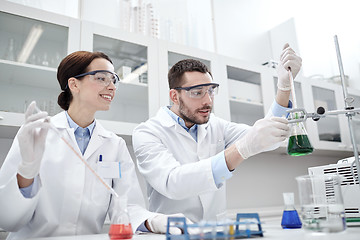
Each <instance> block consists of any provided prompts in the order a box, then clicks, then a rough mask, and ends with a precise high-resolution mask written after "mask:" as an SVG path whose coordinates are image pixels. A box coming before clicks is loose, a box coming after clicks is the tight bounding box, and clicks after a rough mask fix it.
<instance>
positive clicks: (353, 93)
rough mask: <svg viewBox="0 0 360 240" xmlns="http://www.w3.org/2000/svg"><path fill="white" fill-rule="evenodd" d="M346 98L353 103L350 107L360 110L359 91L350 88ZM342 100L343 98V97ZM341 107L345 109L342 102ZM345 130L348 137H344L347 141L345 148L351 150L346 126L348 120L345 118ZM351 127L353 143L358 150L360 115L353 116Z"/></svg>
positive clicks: (359, 144) (359, 142)
mask: <svg viewBox="0 0 360 240" xmlns="http://www.w3.org/2000/svg"><path fill="white" fill-rule="evenodd" d="M347 90H348V97H350V98H353V99H354V101H353V102H352V103H351V106H352V107H354V108H360V90H358V89H352V88H348V89H347ZM343 98H344V97H343ZM341 107H342V108H343V109H344V108H345V102H344V101H343V104H342V105H341ZM345 121H346V123H345V125H346V128H347V129H348V134H347V135H348V136H347V137H346V139H348V141H347V146H348V147H349V148H351V149H352V143H351V137H350V136H351V135H350V130H349V126H348V119H347V117H346V120H345ZM352 126H353V131H354V134H355V141H356V143H357V146H358V149H359V148H360V115H359V114H356V115H355V116H353V117H352Z"/></svg>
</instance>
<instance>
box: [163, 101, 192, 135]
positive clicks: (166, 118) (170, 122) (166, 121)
mask: <svg viewBox="0 0 360 240" xmlns="http://www.w3.org/2000/svg"><path fill="white" fill-rule="evenodd" d="M157 118H158V119H159V121H160V123H161V125H163V126H164V127H168V128H174V129H175V131H176V132H177V133H179V134H182V135H184V136H186V137H189V138H191V139H193V138H192V137H191V135H190V134H189V133H188V132H187V131H186V130H185V129H184V128H183V127H182V126H180V124H178V123H177V122H175V120H174V119H173V118H172V117H171V116H170V115H169V114H168V113H167V112H166V111H165V110H164V109H163V108H160V110H159V111H158V113H157Z"/></svg>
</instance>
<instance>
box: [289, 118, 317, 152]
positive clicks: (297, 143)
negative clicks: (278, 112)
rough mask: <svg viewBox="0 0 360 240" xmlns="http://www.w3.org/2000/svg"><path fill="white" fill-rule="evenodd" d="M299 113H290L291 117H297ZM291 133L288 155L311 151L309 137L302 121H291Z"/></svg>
mask: <svg viewBox="0 0 360 240" xmlns="http://www.w3.org/2000/svg"><path fill="white" fill-rule="evenodd" d="M298 114H299V113H291V115H292V116H291V119H297V118H299V116H298ZM290 127H291V133H290V137H289V143H288V148H287V153H288V154H289V155H290V156H304V155H307V154H310V153H312V152H313V150H314V148H313V147H312V145H311V143H310V140H309V137H308V135H307V132H306V129H305V126H304V123H303V122H298V123H291V125H290Z"/></svg>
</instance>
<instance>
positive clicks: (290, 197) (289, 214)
mask: <svg viewBox="0 0 360 240" xmlns="http://www.w3.org/2000/svg"><path fill="white" fill-rule="evenodd" d="M283 197H284V204H285V209H284V211H283V215H282V219H281V227H282V228H284V229H292V228H301V226H302V223H301V221H300V218H299V214H298V212H297V211H296V209H295V205H294V193H292V192H288V193H283Z"/></svg>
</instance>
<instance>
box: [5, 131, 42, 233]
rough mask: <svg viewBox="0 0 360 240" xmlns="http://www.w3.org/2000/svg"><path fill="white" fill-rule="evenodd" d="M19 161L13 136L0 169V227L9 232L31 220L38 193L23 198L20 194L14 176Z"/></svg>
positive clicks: (16, 142)
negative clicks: (31, 196)
mask: <svg viewBox="0 0 360 240" xmlns="http://www.w3.org/2000/svg"><path fill="white" fill-rule="evenodd" d="M20 161H21V154H20V150H19V146H18V141H17V138H16V137H15V140H14V142H13V144H12V146H11V148H10V151H9V153H8V155H7V156H6V158H5V161H4V164H3V166H2V167H1V169H0V213H1V214H0V228H2V229H4V230H6V231H9V232H15V231H18V230H19V229H21V228H22V227H23V226H25V225H26V224H27V223H28V222H29V221H30V220H31V218H32V216H33V214H34V212H35V209H36V205H37V203H38V199H39V195H40V194H39V193H38V194H36V195H35V196H34V197H33V198H25V197H24V196H23V195H22V194H21V192H20V189H19V186H18V183H17V178H16V174H17V167H18V165H19V162H20Z"/></svg>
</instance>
